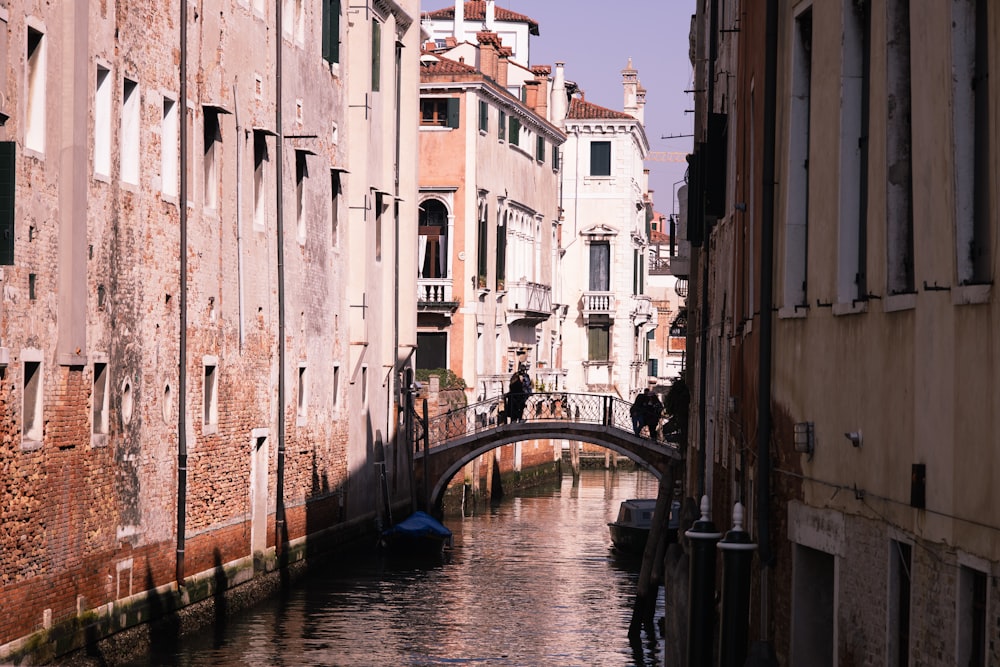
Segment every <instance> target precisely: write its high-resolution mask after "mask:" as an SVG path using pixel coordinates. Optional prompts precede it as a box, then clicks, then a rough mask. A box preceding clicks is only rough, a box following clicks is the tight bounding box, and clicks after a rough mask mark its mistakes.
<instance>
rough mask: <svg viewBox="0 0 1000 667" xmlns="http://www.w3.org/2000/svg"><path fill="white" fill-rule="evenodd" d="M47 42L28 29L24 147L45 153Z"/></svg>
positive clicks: (43, 37) (39, 33) (38, 32)
mask: <svg viewBox="0 0 1000 667" xmlns="http://www.w3.org/2000/svg"><path fill="white" fill-rule="evenodd" d="M46 50H47V49H46V40H45V35H44V33H42V32H41V31H40V30H36V29H35V28H32V27H30V26H29V27H28V46H27V53H26V54H25V77H26V81H25V88H26V93H27V94H26V95H25V98H26V108H25V118H24V147H25V148H27V149H29V150H33V151H37V152H39V153H44V152H45V84H46V71H45V69H46Z"/></svg>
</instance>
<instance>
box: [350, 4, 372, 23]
mask: <svg viewBox="0 0 1000 667" xmlns="http://www.w3.org/2000/svg"><path fill="white" fill-rule="evenodd" d="M362 9H363V10H365V20H366V21H367V20H368V19H370V18H371V11H372V7H371V5H369V4H367V3H365V4H363V5H348V6H347V11H349V12H351V13H354V14H356V13H358V12H359V11H360V10H362Z"/></svg>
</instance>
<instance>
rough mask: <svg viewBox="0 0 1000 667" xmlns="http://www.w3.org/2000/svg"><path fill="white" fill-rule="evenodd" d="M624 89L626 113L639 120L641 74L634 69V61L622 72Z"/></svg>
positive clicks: (629, 60)
mask: <svg viewBox="0 0 1000 667" xmlns="http://www.w3.org/2000/svg"><path fill="white" fill-rule="evenodd" d="M622 87H623V88H624V89H625V113H627V114H628V115H630V116H632V117H633V118H635V119H637V120H640V121H641V120H642V118H640V117H639V99H638V98H639V72H638V71H636V70H635V69H634V68H633V67H632V59H631V58H629V59H628V65H626V66H625V69H623V70H622Z"/></svg>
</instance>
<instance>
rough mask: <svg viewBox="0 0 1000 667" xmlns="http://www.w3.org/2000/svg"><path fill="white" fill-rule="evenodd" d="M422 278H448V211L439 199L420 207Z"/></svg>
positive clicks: (429, 200) (431, 200)
mask: <svg viewBox="0 0 1000 667" xmlns="http://www.w3.org/2000/svg"><path fill="white" fill-rule="evenodd" d="M419 226H420V229H419V234H420V267H421V269H420V276H421V277H422V278H447V277H448V209H446V208H445V206H444V204H443V203H441V202H440V201H439V200H437V199H428V200H427V201H425V202H424V203H423V205H422V206H421V207H420V217H419Z"/></svg>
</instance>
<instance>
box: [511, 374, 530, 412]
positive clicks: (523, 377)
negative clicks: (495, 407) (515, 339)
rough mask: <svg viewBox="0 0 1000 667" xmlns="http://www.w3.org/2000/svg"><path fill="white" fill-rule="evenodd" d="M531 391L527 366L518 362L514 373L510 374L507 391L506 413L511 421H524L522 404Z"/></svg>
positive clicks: (523, 404)
mask: <svg viewBox="0 0 1000 667" xmlns="http://www.w3.org/2000/svg"><path fill="white" fill-rule="evenodd" d="M530 393H531V377H529V376H528V368H527V366H525V365H524V364H519V365H518V367H517V370H516V371H514V374H513V375H511V376H510V387H509V391H508V392H507V413H508V414H509V415H510V421H511V422H519V421H524V406H525V405H526V404H527V402H528V394H530Z"/></svg>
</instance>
